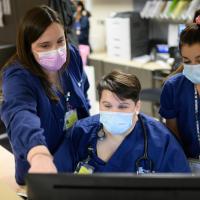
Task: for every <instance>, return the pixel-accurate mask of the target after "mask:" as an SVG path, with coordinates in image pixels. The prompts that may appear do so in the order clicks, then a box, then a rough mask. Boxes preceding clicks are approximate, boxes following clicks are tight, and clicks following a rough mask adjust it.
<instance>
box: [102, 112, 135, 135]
mask: <svg viewBox="0 0 200 200" xmlns="http://www.w3.org/2000/svg"><path fill="white" fill-rule="evenodd" d="M132 120H133V113H121V112H102V111H101V112H100V122H101V123H102V124H103V127H104V128H105V129H106V130H107V131H108V132H109V133H111V134H112V135H121V134H124V133H125V132H126V131H127V130H128V129H130V128H131V126H132V124H133V122H132Z"/></svg>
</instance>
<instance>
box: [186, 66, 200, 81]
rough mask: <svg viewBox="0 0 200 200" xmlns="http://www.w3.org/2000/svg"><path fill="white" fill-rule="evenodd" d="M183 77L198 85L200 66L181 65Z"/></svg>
mask: <svg viewBox="0 0 200 200" xmlns="http://www.w3.org/2000/svg"><path fill="white" fill-rule="evenodd" d="M183 66H184V69H183V75H184V76H185V77H186V78H187V79H189V80H190V81H191V82H192V83H194V84H199V83H200V64H197V65H189V64H185V63H184V64H183Z"/></svg>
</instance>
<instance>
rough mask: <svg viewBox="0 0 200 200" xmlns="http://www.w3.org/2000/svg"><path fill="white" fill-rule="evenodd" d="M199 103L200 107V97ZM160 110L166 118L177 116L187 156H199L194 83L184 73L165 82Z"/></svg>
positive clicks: (199, 147)
mask: <svg viewBox="0 0 200 200" xmlns="http://www.w3.org/2000/svg"><path fill="white" fill-rule="evenodd" d="M198 105H199V108H200V100H199V98H198ZM159 112H160V115H161V116H162V117H164V118H166V119H173V118H176V120H177V125H178V130H179V132H180V136H181V141H182V145H183V148H184V151H185V153H186V155H187V157H192V158H198V156H199V154H200V146H199V142H198V138H197V130H196V119H195V99H194V84H193V83H192V82H191V81H190V80H188V79H187V78H186V77H185V76H184V75H183V74H182V73H179V74H176V75H174V76H172V77H171V78H169V79H168V80H167V81H166V82H165V84H164V86H163V89H162V94H161V98H160V111H159ZM199 119H200V118H199ZM199 123H200V122H199Z"/></svg>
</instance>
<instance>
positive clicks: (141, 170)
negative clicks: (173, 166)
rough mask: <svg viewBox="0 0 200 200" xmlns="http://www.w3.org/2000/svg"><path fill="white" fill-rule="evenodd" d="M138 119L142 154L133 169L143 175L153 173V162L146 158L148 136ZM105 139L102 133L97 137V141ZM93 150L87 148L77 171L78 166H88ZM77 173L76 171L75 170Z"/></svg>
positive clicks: (140, 117)
mask: <svg viewBox="0 0 200 200" xmlns="http://www.w3.org/2000/svg"><path fill="white" fill-rule="evenodd" d="M138 119H139V121H140V123H141V125H142V132H143V135H144V153H143V155H142V156H141V157H139V158H138V159H137V160H136V162H135V167H136V173H137V174H144V173H153V161H152V160H151V159H150V158H149V156H148V136H147V130H146V127H145V124H144V121H143V119H142V116H141V115H138ZM101 129H102V130H103V126H102V125H101V126H100V130H101ZM104 138H105V133H104V131H102V133H101V134H100V135H98V139H100V140H103V139H104ZM94 152H95V151H94V149H93V148H92V147H91V145H89V146H88V157H87V158H86V159H85V160H84V161H81V162H79V163H78V165H77V169H80V164H83V163H84V165H85V164H88V163H89V161H90V159H91V155H92V154H93V153H94ZM142 163H145V166H146V168H144V167H143V166H142ZM76 172H77V170H76Z"/></svg>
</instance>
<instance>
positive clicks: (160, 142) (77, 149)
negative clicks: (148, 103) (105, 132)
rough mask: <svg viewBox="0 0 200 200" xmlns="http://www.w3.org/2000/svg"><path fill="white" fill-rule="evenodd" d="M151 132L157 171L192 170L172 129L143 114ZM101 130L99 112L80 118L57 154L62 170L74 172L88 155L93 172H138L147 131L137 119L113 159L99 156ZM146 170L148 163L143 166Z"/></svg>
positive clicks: (150, 147) (150, 145)
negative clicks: (139, 159) (89, 148)
mask: <svg viewBox="0 0 200 200" xmlns="http://www.w3.org/2000/svg"><path fill="white" fill-rule="evenodd" d="M142 118H143V120H144V123H145V127H146V129H147V135H148V157H149V158H150V159H151V160H152V161H153V169H152V170H153V171H155V172H190V169H189V165H188V161H187V159H186V156H185V154H184V152H183V150H182V147H181V146H180V144H179V143H178V142H177V140H176V139H175V138H174V136H173V135H172V134H171V132H170V131H169V130H168V129H167V128H166V127H165V126H164V125H163V124H161V123H160V122H158V121H156V120H154V119H153V118H150V117H148V116H146V115H144V114H143V115H142ZM100 129H101V124H100V123H99V115H95V116H92V117H88V118H85V119H83V120H80V121H78V122H77V123H75V125H74V126H73V127H72V128H71V129H70V131H69V132H68V134H67V136H66V139H65V140H64V143H63V144H62V145H61V146H60V148H59V149H58V151H57V152H56V153H55V154H54V162H55V164H56V166H57V169H58V170H59V171H60V172H74V171H75V169H76V167H77V164H78V163H79V161H84V160H86V159H87V158H88V147H92V149H93V153H92V154H91V157H90V160H89V164H90V165H91V166H92V167H94V172H136V171H137V168H136V160H137V159H138V158H140V157H141V156H142V155H143V153H144V134H143V129H142V125H141V123H140V121H139V120H138V121H137V123H136V126H135V127H134V129H133V131H132V132H131V133H130V134H129V135H128V136H127V137H126V138H125V139H124V141H123V142H122V143H121V145H120V146H119V147H118V149H117V150H116V152H114V154H113V155H112V156H111V158H110V159H109V160H108V161H107V162H104V161H103V160H102V159H101V158H99V157H98V156H97V148H96V145H97V140H98V139H99V137H98V132H99V130H100ZM143 167H144V168H145V169H147V166H145V165H143Z"/></svg>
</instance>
